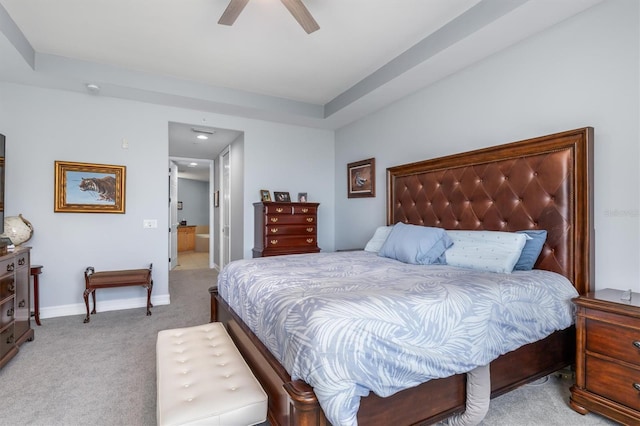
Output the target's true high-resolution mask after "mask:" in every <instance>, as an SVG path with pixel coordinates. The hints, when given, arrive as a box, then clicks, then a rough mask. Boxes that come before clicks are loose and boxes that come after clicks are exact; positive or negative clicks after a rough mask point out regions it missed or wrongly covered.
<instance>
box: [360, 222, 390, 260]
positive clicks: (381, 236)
mask: <svg viewBox="0 0 640 426" xmlns="http://www.w3.org/2000/svg"><path fill="white" fill-rule="evenodd" d="M392 229H393V225H390V226H379V227H378V228H377V229H376V232H374V233H373V237H371V239H370V240H369V242H368V243H367V245H366V246H364V251H370V252H373V253H378V252H379V251H380V248H381V247H382V245H383V244H384V242H385V241H387V237H388V236H389V234H390V233H391V230H392Z"/></svg>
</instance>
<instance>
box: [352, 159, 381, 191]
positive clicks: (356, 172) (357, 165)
mask: <svg viewBox="0 0 640 426" xmlns="http://www.w3.org/2000/svg"><path fill="white" fill-rule="evenodd" d="M347 196H348V198H362V197H375V196H376V159H375V158H368V159H366V160H362V161H356V162H354V163H349V164H347Z"/></svg>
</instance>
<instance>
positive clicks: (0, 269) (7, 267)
mask: <svg viewBox="0 0 640 426" xmlns="http://www.w3.org/2000/svg"><path fill="white" fill-rule="evenodd" d="M17 267H18V264H17V262H16V259H13V258H11V259H5V260H2V261H0V274H2V275H4V274H6V273H7V272H13V271H15V269H16V268H17Z"/></svg>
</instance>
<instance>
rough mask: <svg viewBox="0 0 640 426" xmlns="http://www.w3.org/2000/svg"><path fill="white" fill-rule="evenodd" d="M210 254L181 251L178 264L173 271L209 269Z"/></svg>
mask: <svg viewBox="0 0 640 426" xmlns="http://www.w3.org/2000/svg"><path fill="white" fill-rule="evenodd" d="M208 268H209V253H208V252H197V251H181V252H178V264H177V265H176V267H175V268H174V269H173V270H174V271H181V270H185V269H208Z"/></svg>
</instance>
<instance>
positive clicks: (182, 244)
mask: <svg viewBox="0 0 640 426" xmlns="http://www.w3.org/2000/svg"><path fill="white" fill-rule="evenodd" d="M195 249H196V227H195V226H178V251H193V250H195Z"/></svg>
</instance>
